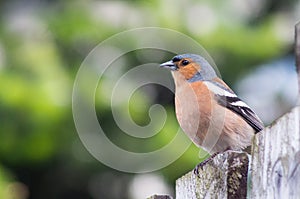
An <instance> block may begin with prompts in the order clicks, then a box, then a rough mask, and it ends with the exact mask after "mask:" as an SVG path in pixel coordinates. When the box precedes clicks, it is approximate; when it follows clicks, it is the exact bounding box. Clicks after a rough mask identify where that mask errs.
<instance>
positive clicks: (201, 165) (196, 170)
mask: <svg viewBox="0 0 300 199" xmlns="http://www.w3.org/2000/svg"><path fill="white" fill-rule="evenodd" d="M219 153H220V152H217V153H214V154H212V155H211V156H210V157H209V158H207V159H206V160H204V161H203V162H200V163H199V164H197V166H196V167H195V168H194V170H193V171H194V174H195V175H196V176H198V177H199V169H200V168H201V169H202V170H203V166H204V165H206V164H207V163H208V162H209V161H211V160H212V159H213V158H214V157H216V156H217V155H218V154H219Z"/></svg>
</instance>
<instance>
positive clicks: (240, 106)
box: [215, 95, 264, 132]
mask: <svg viewBox="0 0 300 199" xmlns="http://www.w3.org/2000/svg"><path fill="white" fill-rule="evenodd" d="M215 98H216V100H217V102H218V103H219V104H220V105H221V106H224V107H226V108H228V109H230V110H231V111H233V112H235V113H236V114H238V115H240V116H241V117H242V118H243V119H244V120H245V121H246V122H247V123H248V124H249V125H250V126H251V127H252V128H253V129H254V130H255V131H256V132H259V131H261V130H263V129H264V125H263V123H262V122H261V120H260V119H259V118H258V116H257V115H256V114H255V113H254V112H253V111H252V110H251V108H250V107H249V106H248V105H247V104H245V103H244V102H243V101H242V100H241V99H239V98H238V97H227V96H221V95H215Z"/></svg>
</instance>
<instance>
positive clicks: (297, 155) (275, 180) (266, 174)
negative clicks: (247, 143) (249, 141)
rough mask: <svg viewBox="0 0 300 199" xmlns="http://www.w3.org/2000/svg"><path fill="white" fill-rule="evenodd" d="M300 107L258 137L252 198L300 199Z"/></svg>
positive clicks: (256, 140)
mask: <svg viewBox="0 0 300 199" xmlns="http://www.w3.org/2000/svg"><path fill="white" fill-rule="evenodd" d="M299 116H300V107H296V108H294V109H293V110H292V111H291V112H290V113H288V114H286V115H285V116H283V117H281V118H280V119H279V120H278V121H276V122H275V123H274V124H273V125H271V126H270V127H268V128H266V129H265V130H264V131H262V132H260V133H258V134H257V135H256V136H255V137H254V143H253V148H252V156H253V157H252V166H251V168H252V169H251V198H272V199H273V198H297V199H299V198H300V166H299V165H300V132H299V118H300V117H299Z"/></svg>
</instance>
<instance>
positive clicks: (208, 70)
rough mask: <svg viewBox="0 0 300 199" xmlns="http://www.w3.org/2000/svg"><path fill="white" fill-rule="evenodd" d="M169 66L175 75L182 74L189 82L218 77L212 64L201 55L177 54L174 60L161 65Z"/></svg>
mask: <svg viewBox="0 0 300 199" xmlns="http://www.w3.org/2000/svg"><path fill="white" fill-rule="evenodd" d="M160 67H163V68H169V69H170V70H171V71H172V73H173V76H178V75H179V76H180V77H182V78H184V79H185V80H187V81H188V82H194V81H204V80H212V79H214V78H216V77H217V75H216V72H215V71H214V69H213V68H212V67H211V65H210V64H209V63H208V62H207V61H206V60H205V59H204V58H203V57H201V56H200V55H195V54H182V55H176V56H175V57H173V58H172V60H170V61H168V62H165V63H163V64H161V65H160Z"/></svg>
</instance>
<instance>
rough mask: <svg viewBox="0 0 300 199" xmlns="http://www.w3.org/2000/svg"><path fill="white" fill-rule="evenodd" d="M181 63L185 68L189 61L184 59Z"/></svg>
mask: <svg viewBox="0 0 300 199" xmlns="http://www.w3.org/2000/svg"><path fill="white" fill-rule="evenodd" d="M181 63H182V65H184V66H186V65H188V64H189V63H190V62H189V60H186V59H184V60H182V62H181Z"/></svg>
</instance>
